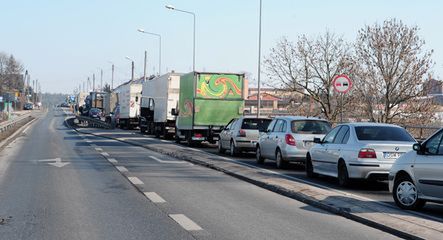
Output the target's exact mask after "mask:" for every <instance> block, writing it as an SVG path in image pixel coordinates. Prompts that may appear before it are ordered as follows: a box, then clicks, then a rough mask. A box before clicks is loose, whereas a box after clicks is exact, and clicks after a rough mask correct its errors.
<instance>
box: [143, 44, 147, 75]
mask: <svg viewBox="0 0 443 240" xmlns="http://www.w3.org/2000/svg"><path fill="white" fill-rule="evenodd" d="M147 61H148V51H146V50H145V66H144V70H143V82H146V66H147Z"/></svg>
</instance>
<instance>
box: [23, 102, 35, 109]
mask: <svg viewBox="0 0 443 240" xmlns="http://www.w3.org/2000/svg"><path fill="white" fill-rule="evenodd" d="M33 109H34V104H32V103H25V105H23V110H33Z"/></svg>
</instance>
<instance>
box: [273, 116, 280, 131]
mask: <svg viewBox="0 0 443 240" xmlns="http://www.w3.org/2000/svg"><path fill="white" fill-rule="evenodd" d="M282 125H283V120H281V119H279V120H278V121H277V123H276V124H275V127H274V130H272V131H273V132H280V131H281V127H282Z"/></svg>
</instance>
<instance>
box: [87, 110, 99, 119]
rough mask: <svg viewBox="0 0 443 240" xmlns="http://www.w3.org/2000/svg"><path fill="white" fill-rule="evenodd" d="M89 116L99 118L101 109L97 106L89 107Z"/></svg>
mask: <svg viewBox="0 0 443 240" xmlns="http://www.w3.org/2000/svg"><path fill="white" fill-rule="evenodd" d="M88 115H89V117H91V118H98V119H100V118H101V116H102V111H101V110H100V109H98V108H91V109H89V114H88Z"/></svg>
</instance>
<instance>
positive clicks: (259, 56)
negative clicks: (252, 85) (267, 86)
mask: <svg viewBox="0 0 443 240" xmlns="http://www.w3.org/2000/svg"><path fill="white" fill-rule="evenodd" d="M261 11H262V0H260V13H259V21H258V69H257V74H258V76H257V80H258V81H257V85H258V86H257V117H260V107H261V106H260V105H261V93H260V75H261V66H260V65H261Z"/></svg>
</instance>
